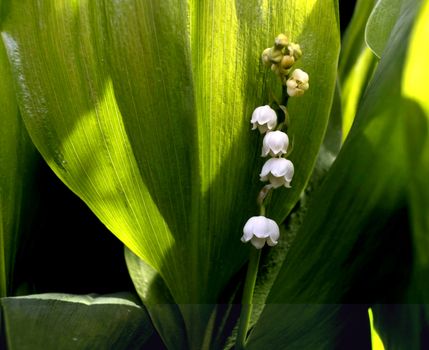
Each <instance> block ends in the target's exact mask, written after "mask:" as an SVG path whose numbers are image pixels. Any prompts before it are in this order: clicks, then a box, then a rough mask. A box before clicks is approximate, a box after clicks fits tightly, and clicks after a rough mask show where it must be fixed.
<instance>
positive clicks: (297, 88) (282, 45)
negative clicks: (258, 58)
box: [262, 34, 309, 96]
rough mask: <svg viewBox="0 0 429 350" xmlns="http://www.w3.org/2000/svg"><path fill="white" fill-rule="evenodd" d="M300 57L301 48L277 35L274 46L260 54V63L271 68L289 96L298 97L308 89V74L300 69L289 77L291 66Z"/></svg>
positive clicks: (284, 37) (281, 35)
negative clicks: (285, 87)
mask: <svg viewBox="0 0 429 350" xmlns="http://www.w3.org/2000/svg"><path fill="white" fill-rule="evenodd" d="M301 56H302V51H301V48H300V46H299V45H298V44H296V43H292V42H289V39H288V38H287V36H286V35H284V34H279V35H278V36H277V37H276V39H275V41H274V46H273V47H269V48H267V49H265V50H264V52H262V62H263V63H264V64H265V65H266V66H267V67H271V70H272V71H273V72H274V73H275V74H276V75H277V76H278V77H279V78H280V80H281V81H282V84H283V85H286V86H287V88H288V89H287V93H288V95H289V96H300V95H302V94H303V93H304V91H305V90H307V89H308V87H309V84H308V74H307V73H305V72H304V71H302V70H301V69H296V70H294V71H293V72H292V75H291V76H290V77H289V79H288V76H289V73H290V71H291V69H292V66H293V65H294V64H295V62H296V61H298V60H299V59H300V58H301Z"/></svg>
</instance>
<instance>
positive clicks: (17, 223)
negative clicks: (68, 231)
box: [0, 43, 37, 297]
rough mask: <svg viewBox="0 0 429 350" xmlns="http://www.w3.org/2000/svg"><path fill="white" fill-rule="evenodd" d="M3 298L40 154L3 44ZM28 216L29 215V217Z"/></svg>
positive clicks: (0, 218) (0, 83)
mask: <svg viewBox="0 0 429 350" xmlns="http://www.w3.org/2000/svg"><path fill="white" fill-rule="evenodd" d="M0 77H1V79H0V106H1V110H0V297H3V296H6V295H10V294H11V293H12V290H13V271H14V266H15V258H16V254H17V251H18V248H19V243H20V240H21V236H22V233H23V230H24V228H25V225H23V222H24V219H23V218H24V217H25V214H26V209H25V208H26V207H28V206H29V204H30V203H28V202H27V203H26V201H30V200H31V195H30V192H31V181H32V179H31V175H32V173H33V169H34V164H35V160H36V159H37V158H36V153H35V151H34V147H33V146H32V144H31V141H30V139H29V137H28V135H27V132H26V131H25V128H24V126H23V123H22V120H21V116H20V114H19V111H18V106H17V103H16V99H15V94H14V90H13V80H12V76H11V73H10V69H9V63H8V61H7V56H6V52H5V49H4V46H3V44H2V43H0ZM27 219H28V218H27Z"/></svg>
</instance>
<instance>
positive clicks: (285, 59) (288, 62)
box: [280, 55, 295, 70]
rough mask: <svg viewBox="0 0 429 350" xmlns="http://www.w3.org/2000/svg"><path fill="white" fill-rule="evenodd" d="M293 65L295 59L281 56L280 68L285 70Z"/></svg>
mask: <svg viewBox="0 0 429 350" xmlns="http://www.w3.org/2000/svg"><path fill="white" fill-rule="evenodd" d="M294 63H295V58H294V57H293V56H289V55H286V56H283V58H282V60H281V62H280V67H281V68H283V69H285V70H286V69H289V68H290V67H292V66H293V64H294Z"/></svg>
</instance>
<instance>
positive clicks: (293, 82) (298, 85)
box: [286, 69, 309, 96]
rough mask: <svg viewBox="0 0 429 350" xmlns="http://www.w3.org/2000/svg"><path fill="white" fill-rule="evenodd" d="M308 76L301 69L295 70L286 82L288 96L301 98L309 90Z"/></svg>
mask: <svg viewBox="0 0 429 350" xmlns="http://www.w3.org/2000/svg"><path fill="white" fill-rule="evenodd" d="M308 79H309V78H308V74H307V73H306V72H304V71H303V70H301V69H295V70H294V71H293V72H292V75H291V77H290V78H289V79H288V80H287V81H286V86H287V94H288V95H289V96H301V95H303V94H304V92H305V91H306V90H308V88H309V84H308Z"/></svg>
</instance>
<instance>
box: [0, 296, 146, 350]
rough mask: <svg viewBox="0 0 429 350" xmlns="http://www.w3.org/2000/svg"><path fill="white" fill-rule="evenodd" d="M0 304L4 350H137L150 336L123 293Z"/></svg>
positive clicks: (139, 310) (14, 300) (137, 308)
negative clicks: (6, 348) (5, 345)
mask: <svg viewBox="0 0 429 350" xmlns="http://www.w3.org/2000/svg"><path fill="white" fill-rule="evenodd" d="M0 303H1V307H2V313H3V318H4V325H3V326H4V335H5V337H6V342H7V346H8V349H10V350H14V349H16V350H26V349H28V350H30V349H31V350H39V349H40V350H42V349H43V350H51V349H52V350H53V349H64V350H67V349H70V350H71V349H141V348H142V347H143V345H144V344H145V343H146V341H147V340H148V339H149V338H150V336H151V335H152V333H153V328H152V325H151V323H150V319H149V317H148V315H147V314H146V311H145V310H144V309H143V308H142V307H141V306H139V305H138V304H137V303H136V301H135V300H134V298H133V296H132V295H129V294H127V293H122V294H121V293H117V294H111V295H105V296H94V295H82V296H77V295H70V294H35V295H29V296H25V297H15V298H3V299H1V300H0Z"/></svg>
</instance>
